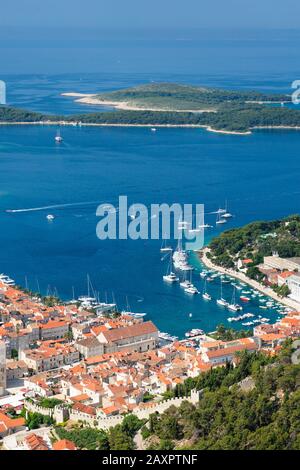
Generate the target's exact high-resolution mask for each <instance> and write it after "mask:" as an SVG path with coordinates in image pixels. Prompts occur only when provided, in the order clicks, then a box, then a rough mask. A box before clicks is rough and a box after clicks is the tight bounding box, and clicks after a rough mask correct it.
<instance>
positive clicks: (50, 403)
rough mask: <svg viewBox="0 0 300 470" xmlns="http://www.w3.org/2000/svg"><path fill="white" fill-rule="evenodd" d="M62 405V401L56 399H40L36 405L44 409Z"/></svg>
mask: <svg viewBox="0 0 300 470" xmlns="http://www.w3.org/2000/svg"><path fill="white" fill-rule="evenodd" d="M61 403H63V401H62V400H58V399H57V398H42V399H41V400H40V401H39V403H38V405H39V406H42V407H44V408H54V407H55V406H57V405H60V404H61Z"/></svg>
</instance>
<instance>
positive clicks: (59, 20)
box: [0, 0, 300, 29]
mask: <svg viewBox="0 0 300 470" xmlns="http://www.w3.org/2000/svg"><path fill="white" fill-rule="evenodd" d="M299 15H300V2H299V1H298V0H284V1H280V0H251V1H250V0H248V1H247V0H9V1H8V0H2V1H1V6H0V26H13V27H17V28H19V27H22V26H28V27H32V26H41V27H45V28H48V27H51V28H52V27H67V28H68V27H72V26H73V27H78V26H82V27H91V28H103V29H104V28H105V29H111V28H121V27H122V28H124V29H136V28H141V27H146V28H168V29H169V28H172V29H174V28H176V29H177V28H180V27H182V28H189V27H191V28H197V27H200V28H203V27H208V28H219V27H224V28H233V27H268V28H298V27H299V17H300V16H299Z"/></svg>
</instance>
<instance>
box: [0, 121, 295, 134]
mask: <svg viewBox="0 0 300 470" xmlns="http://www.w3.org/2000/svg"><path fill="white" fill-rule="evenodd" d="M0 126H73V127H77V126H79V127H83V126H85V127H149V128H151V127H157V128H159V127H160V128H187V129H188V128H191V129H193V128H194V129H205V130H207V131H208V132H214V133H216V134H232V135H249V134H251V131H245V132H238V131H226V130H222V129H214V128H213V127H210V126H206V125H204V124H121V123H105V122H102V123H100V122H76V121H31V122H26V121H24V122H22V121H20V122H11V121H0ZM299 129H300V127H299Z"/></svg>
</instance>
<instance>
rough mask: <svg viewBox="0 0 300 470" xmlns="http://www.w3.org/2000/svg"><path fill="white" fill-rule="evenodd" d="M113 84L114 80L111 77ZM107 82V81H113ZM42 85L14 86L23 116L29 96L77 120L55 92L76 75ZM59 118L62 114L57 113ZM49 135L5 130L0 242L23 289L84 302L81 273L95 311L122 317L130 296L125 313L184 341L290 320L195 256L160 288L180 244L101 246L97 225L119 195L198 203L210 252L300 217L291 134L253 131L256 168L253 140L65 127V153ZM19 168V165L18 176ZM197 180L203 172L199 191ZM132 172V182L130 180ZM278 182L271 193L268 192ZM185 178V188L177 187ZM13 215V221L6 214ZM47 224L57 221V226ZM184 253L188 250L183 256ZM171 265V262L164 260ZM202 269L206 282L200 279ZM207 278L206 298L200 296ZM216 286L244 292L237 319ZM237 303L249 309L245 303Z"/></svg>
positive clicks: (193, 132) (31, 81) (6, 266)
mask: <svg viewBox="0 0 300 470" xmlns="http://www.w3.org/2000/svg"><path fill="white" fill-rule="evenodd" d="M114 77H115V78H116V80H118V77H117V76H116V75H114ZM157 78H158V79H159V77H157ZM107 79H109V80H110V79H111V76H107ZM167 79H169V80H170V79H171V77H170V76H169V77H167ZM45 80H46V83H47V86H48V87H49V90H50V91H51V92H50V93H49V95H47V96H46V97H45V98H43V96H44V95H43V93H44V92H45V83H44V82H43V83H39V82H38V83H37V81H36V77H32V78H30V77H28V79H27V80H26V89H25V85H24V84H20V86H19V88H18V93H14V90H13V88H14V86H17V82H11V85H10V88H11V90H12V95H11V100H12V102H13V103H14V104H16V105H19V106H20V107H22V100H21V98H22V97H23V98H22V99H25V98H26V96H27V94H28V93H34V94H35V96H37V100H36V101H35V102H32V103H30V106H32V108H33V109H35V110H37V111H38V110H39V107H43V109H46V110H47V109H51V110H52V111H53V112H54V113H56V112H57V109H58V107H59V106H61V107H62V106H66V107H68V110H69V112H70V113H78V114H80V112H82V110H83V105H82V104H79V103H76V102H73V101H72V100H67V99H62V98H59V95H58V90H61V89H65V90H70V89H72V88H74V86H75V83H76V84H77V83H78V81H79V80H78V77H76V79H74V78H72V77H63V76H62V77H60V78H55V79H54V78H49V77H48V78H47V79H45ZM87 80H90V81H89V82H87ZM94 80H95V78H94V77H93V78H89V79H88V78H87V79H85V81H84V82H83V84H82V86H83V87H86V86H87V83H89V85H88V86H90V88H91V89H93V88H94V86H95V82H94ZM97 80H98V83H99V84H100V85H99V86H100V87H103V88H104V86H105V84H104V83H103V78H101V76H98V77H97ZM101 80H102V81H101ZM126 80H127V81H125V82H118V81H117V82H116V83H117V84H116V87H122V86H125V87H126V86H130V85H131V84H132V83H133V82H134V81H135V80H139V78H138V77H130V80H129V79H126ZM195 80H196V78H195ZM197 80H199V78H197ZM220 85H221V84H220ZM245 85H246V84H245V83H244V84H243V86H245ZM241 86H242V85H241ZM18 100H20V101H18ZM23 102H24V101H23ZM63 112H64V110H63V109H61V114H63ZM54 129H55V128H53V126H47V125H43V126H40V127H34V126H23V127H22V126H3V127H2V128H1V139H0V145H2V150H3V158H2V176H1V175H0V183H1V188H2V189H1V190H2V196H1V204H0V205H1V218H0V226H1V232H0V234H1V235H0V236H1V244H2V245H3V246H5V250H3V256H2V260H1V271H2V272H5V273H7V274H9V277H10V278H12V279H14V280H15V283H16V284H18V285H24V278H25V276H27V277H28V288H29V289H31V290H33V291H36V290H37V283H36V279H37V278H38V280H39V284H40V291H41V293H43V294H46V292H47V287H48V285H50V286H51V287H52V291H54V287H55V288H56V290H57V292H58V295H59V296H60V297H61V298H62V299H64V300H66V301H69V299H70V298H71V294H70V293H71V289H72V286H74V287H75V291H76V293H77V296H76V298H77V299H78V296H80V295H87V292H86V280H85V278H86V273H90V276H91V279H92V280H93V284H95V286H96V287H95V290H97V291H98V292H99V304H101V305H100V307H99V311H101V310H102V311H103V310H105V309H106V308H107V309H110V308H112V307H111V304H116V305H117V306H119V308H120V310H124V311H127V310H128V309H127V308H126V300H125V298H126V295H128V299H129V303H130V307H131V308H130V311H132V312H133V313H134V312H137V313H144V312H146V313H147V316H146V317H145V318H147V320H148V319H151V320H153V321H154V322H155V324H157V325H158V327H159V329H160V330H161V331H168V332H170V334H171V335H174V336H178V337H179V338H182V337H184V335H185V332H186V331H188V330H191V329H192V328H193V327H195V328H201V329H203V330H204V331H213V330H214V329H215V328H216V326H217V325H218V324H221V323H222V324H224V325H225V326H234V328H243V326H242V325H241V322H228V321H227V319H228V318H230V317H233V316H238V315H239V314H243V313H245V312H251V313H253V314H255V317H254V319H258V315H262V316H263V317H265V318H269V319H270V323H271V322H274V321H276V319H277V318H278V315H280V316H283V315H284V314H285V313H284V312H283V311H282V312H280V310H279V308H277V306H276V305H274V306H267V305H266V302H267V301H268V300H270V298H268V300H265V301H264V297H263V296H259V295H258V294H257V293H255V290H257V289H256V288H255V287H254V288H253V291H251V294H248V293H247V294H246V293H242V291H243V290H246V291H248V290H249V288H248V286H242V285H241V284H240V283H239V282H238V281H237V280H236V279H232V276H231V278H230V276H226V277H225V278H223V277H221V276H215V274H216V272H215V271H214V270H212V269H211V268H208V267H204V266H202V264H201V262H200V261H199V260H198V257H197V254H196V253H187V254H184V256H183V257H182V258H180V257H178V259H177V261H178V262H179V266H181V267H182V268H183V269H175V267H174V265H173V264H172V269H171V270H170V271H172V272H173V274H174V275H175V280H174V282H170V281H172V279H174V277H173V276H172V279H170V278H167V280H163V276H166V275H168V274H170V271H169V272H167V263H168V261H167V260H168V259H169V258H170V255H172V256H173V254H174V252H175V251H178V249H177V246H176V242H174V241H173V240H171V239H170V240H166V241H164V240H162V239H160V240H137V241H132V240H123V241H122V240H107V241H100V240H99V239H98V238H97V236H96V226H97V223H98V222H99V217H97V216H96V210H97V207H98V205H99V204H100V203H112V204H114V205H115V206H116V205H117V204H116V202H117V201H116V188H118V193H120V194H127V195H128V199H129V201H130V204H134V203H137V202H142V203H144V204H145V205H146V206H147V207H149V206H150V204H151V203H152V202H156V201H157V202H162V201H166V202H170V203H171V202H172V201H175V202H176V201H182V202H186V201H188V202H193V203H194V204H195V203H202V202H203V203H204V204H205V221H204V222H203V224H202V225H205V227H206V228H205V229H204V242H205V244H207V243H208V242H209V241H210V240H211V239H212V238H213V237H215V236H216V235H218V234H220V232H222V231H223V230H227V229H230V228H233V227H235V226H238V225H243V224H245V223H247V222H250V221H251V220H253V217H254V216H255V218H256V219H261V220H266V219H273V218H276V217H278V216H280V215H281V214H282V213H296V212H297V207H298V205H299V201H298V199H297V197H294V196H292V190H291V188H292V187H296V186H297V184H298V183H297V178H296V175H297V174H298V170H299V169H298V163H297V161H295V159H294V158H293V155H294V154H295V149H296V148H298V146H299V138H300V137H299V134H297V133H293V134H289V136H290V137H289V138H287V137H286V133H277V134H276V133H273V134H272V138H271V136H270V133H268V132H254V133H253V134H252V135H251V152H252V158H251V159H250V160H249V159H248V158H247V155H248V152H249V145H248V142H250V137H249V140H247V141H246V140H245V137H244V136H236V135H235V136H228V135H221V134H214V133H208V132H206V131H204V130H201V129H184V128H178V129H173V128H164V129H161V128H160V129H159V132H156V133H155V135H154V134H153V133H152V132H150V130H149V128H145V129H143V128H125V127H124V128H97V129H96V128H87V127H85V126H82V127H80V126H76V127H75V126H64V127H63V129H61V132H62V134H61V136H62V137H63V142H62V144H60V145H56V144H55V141H54V137H55V132H56V129H55V130H54ZM266 146H268V148H270V154H268V155H265V153H264V152H263V148H265V147H266ZM282 146H284V149H285V158H286V161H287V168H288V170H287V171H288V172H289V186H287V185H286V180H285V176H284V175H280V176H278V174H277V172H275V170H274V168H273V165H274V161H275V162H278V161H279V159H280V158H281V156H282V152H280V151H279V149H282ZM224 148H225V149H226V155H224V152H223V149H224ZM133 149H136V150H135V151H134V150H133ZM187 149H189V150H188V151H187ZM271 155H272V158H271ZM83 162H84V163H85V164H84V169H85V170H84V173H82V169H83ZM158 162H159V169H158ZM179 162H181V163H180V164H179ZM183 162H184V163H183ZM16 167H18V168H19V171H17V172H16V170H15V168H16ZM233 167H234V171H233V170H232V168H233ZM170 168H172V169H173V170H172V178H168V176H169V175H170ZM229 168H230V171H229ZM199 172H201V175H202V182H201V188H200V189H199V178H198V176H197V175H198V174H199ZM265 172H268V175H269V179H270V182H271V183H270V191H269V192H268V194H267V195H266V194H265V192H264V191H262V190H261V188H262V187H263V184H264V183H263V182H264V179H263V176H260V175H264V174H265ZM132 174H135V175H136V177H135V178H134V179H132V178H131V175H132ZM245 174H247V175H248V177H249V185H250V187H251V194H249V185H248V187H246V186H245V181H244V179H243V175H245ZM104 175H105V177H104ZM275 176H276V185H275V183H274V184H273V182H274V181H275V179H274V178H275ZM183 181H185V182H187V184H182V183H183ZM99 182H101V184H100V183H99ZM278 185H280V186H281V187H282V188H283V189H282V190H283V191H284V192H285V193H286V197H287V199H288V207H287V206H286V204H285V206H284V207H283V203H282V200H281V198H280V197H279V195H277V192H276V188H277V187H278ZM32 188H35V190H34V191H33V190H32ZM262 198H265V199H266V204H265V205H262V204H259V201H261V199H262ZM226 199H227V201H228V204H227V212H228V213H230V214H232V215H233V217H231V218H230V217H229V218H226V217H225V218H224V217H221V218H223V219H227V222H226V223H225V224H220V225H219V224H218V226H217V227H216V224H215V222H216V217H217V215H218V214H216V211H218V209H221V210H222V212H221V214H220V216H223V215H224V214H226V212H224V210H225V209H226V203H225V201H226ZM254 207H255V214H253V213H250V212H249V208H254ZM266 207H268V210H266ZM270 207H271V208H270ZM8 210H10V212H6V211H8ZM47 215H53V216H54V217H55V218H54V219H52V220H50V219H48V218H47ZM130 220H131V219H130ZM130 220H129V222H130ZM182 225H185V224H182ZM208 226H209V227H208ZM188 229H192V230H194V229H197V226H196V224H195V223H194V224H193V226H190V227H188ZM21 234H22V235H21ZM195 235H196V233H195ZM164 248H166V250H164ZM160 250H162V251H160ZM171 250H172V251H171ZM179 251H180V250H179ZM181 251H185V250H184V249H183V248H182V250H181ZM165 256H166V259H165V261H161V258H164V257H165ZM172 256H171V257H172ZM172 261H173V260H172ZM180 262H181V263H180ZM177 265H178V264H177ZM187 267H188V268H189V269H187ZM190 267H192V268H193V269H192V270H191V269H190ZM204 270H206V271H207V272H208V274H206V273H205V272H202V271H204ZM190 271H192V272H193V277H192V283H193V285H194V286H195V288H196V289H197V291H198V292H199V293H200V294H189V293H187V292H185V290H184V289H185V287H188V285H186V286H185V287H182V286H180V282H183V281H184V276H183V275H184V274H185V273H186V274H187V276H186V279H187V280H189V279H190V278H189V273H190ZM210 271H211V272H210ZM177 279H178V280H177ZM204 279H206V293H207V294H208V295H209V296H210V298H211V299H210V300H209V298H205V297H204V296H203V294H205V292H204V291H203V289H204ZM221 279H222V288H223V298H224V301H225V302H227V303H228V304H230V303H231V297H232V290H233V285H232V283H234V284H236V285H237V287H236V302H237V303H239V304H240V305H241V306H242V307H243V310H242V311H241V312H231V311H230V310H228V308H226V307H224V306H221V305H219V304H217V299H219V298H220V283H221ZM242 282H243V281H242ZM244 284H245V283H244ZM106 293H107V297H108V299H107V301H106ZM112 293H114V297H115V300H113V297H112ZM93 296H94V295H93V294H91V297H93ZM241 296H242V297H247V298H250V300H249V301H248V302H246V301H245V302H244V301H242V300H241V299H240V297H241ZM259 299H262V300H263V301H262V302H260V301H259ZM105 304H109V305H108V306H107V305H105ZM260 306H265V307H266V308H260ZM189 313H192V317H189V315H188V314H189ZM247 320H248V321H250V320H252V319H245V321H247Z"/></svg>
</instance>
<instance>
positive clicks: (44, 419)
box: [21, 409, 54, 430]
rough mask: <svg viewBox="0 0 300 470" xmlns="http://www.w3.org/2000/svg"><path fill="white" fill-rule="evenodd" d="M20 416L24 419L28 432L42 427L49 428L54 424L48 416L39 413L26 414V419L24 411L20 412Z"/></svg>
mask: <svg viewBox="0 0 300 470" xmlns="http://www.w3.org/2000/svg"><path fill="white" fill-rule="evenodd" d="M21 416H23V417H24V418H26V426H27V427H28V429H30V430H31V429H37V428H39V427H40V426H42V425H45V426H51V425H52V424H53V423H54V420H53V419H52V418H50V416H44V415H42V414H40V413H31V412H27V417H26V411H25V409H23V410H22V412H21Z"/></svg>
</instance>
